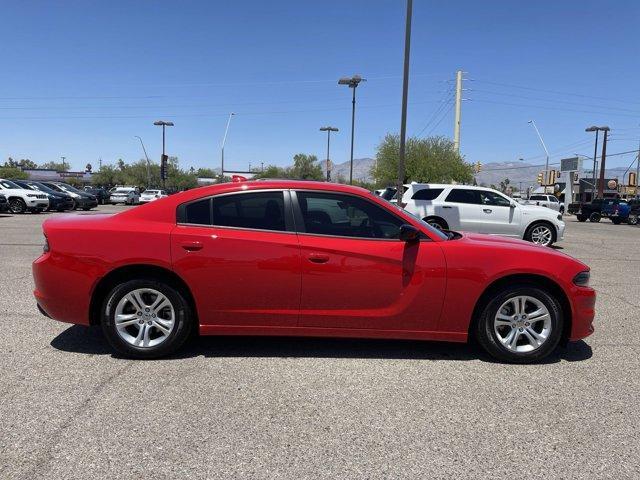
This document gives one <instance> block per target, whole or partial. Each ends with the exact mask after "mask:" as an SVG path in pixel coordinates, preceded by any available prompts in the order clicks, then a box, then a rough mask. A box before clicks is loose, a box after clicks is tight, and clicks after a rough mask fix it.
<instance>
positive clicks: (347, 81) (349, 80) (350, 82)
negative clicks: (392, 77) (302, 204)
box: [338, 75, 366, 185]
mask: <svg viewBox="0 0 640 480" xmlns="http://www.w3.org/2000/svg"><path fill="white" fill-rule="evenodd" d="M364 81H366V79H364V78H362V77H361V76H360V75H354V76H352V77H342V78H341V79H340V80H338V85H347V86H348V87H349V88H351V89H353V99H352V100H351V157H350V161H349V185H351V184H353V134H354V128H355V122H356V88H358V85H359V84H360V82H364Z"/></svg>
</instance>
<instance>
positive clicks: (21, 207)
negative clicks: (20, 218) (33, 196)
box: [9, 198, 27, 213]
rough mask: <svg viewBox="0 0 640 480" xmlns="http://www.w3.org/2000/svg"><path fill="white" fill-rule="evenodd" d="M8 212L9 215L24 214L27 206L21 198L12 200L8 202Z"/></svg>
mask: <svg viewBox="0 0 640 480" xmlns="http://www.w3.org/2000/svg"><path fill="white" fill-rule="evenodd" d="M9 211H10V212H11V213H25V212H26V211H27V204H26V203H24V200H22V199H21V198H12V199H10V200H9Z"/></svg>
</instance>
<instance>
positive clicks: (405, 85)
mask: <svg viewBox="0 0 640 480" xmlns="http://www.w3.org/2000/svg"><path fill="white" fill-rule="evenodd" d="M412 12H413V0H407V23H406V25H405V30H404V71H403V75H402V114H401V116H400V155H399V157H398V193H397V195H398V205H399V206H402V194H403V193H404V188H403V185H404V175H405V174H404V154H405V147H406V145H405V143H406V140H407V138H406V137H407V100H408V98H409V59H410V55H409V54H410V50H411V14H412Z"/></svg>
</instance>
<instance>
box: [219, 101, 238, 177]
mask: <svg viewBox="0 0 640 480" xmlns="http://www.w3.org/2000/svg"><path fill="white" fill-rule="evenodd" d="M234 115H235V113H233V112H231V113H230V114H229V118H228V119H227V128H225V129H224V137H222V147H221V149H220V156H221V158H220V181H222V180H223V179H224V144H225V143H226V142H227V133H229V124H230V123H231V117H233V116H234Z"/></svg>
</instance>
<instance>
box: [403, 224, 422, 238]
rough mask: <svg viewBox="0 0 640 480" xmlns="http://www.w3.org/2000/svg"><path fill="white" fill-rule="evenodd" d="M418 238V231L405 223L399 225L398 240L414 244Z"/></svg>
mask: <svg viewBox="0 0 640 480" xmlns="http://www.w3.org/2000/svg"><path fill="white" fill-rule="evenodd" d="M419 237H420V230H418V229H417V228H416V227H414V226H412V225H409V224H407V223H405V224H403V225H400V234H399V235H398V238H399V239H400V240H402V241H403V242H415V241H416V240H418V238H419Z"/></svg>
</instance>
